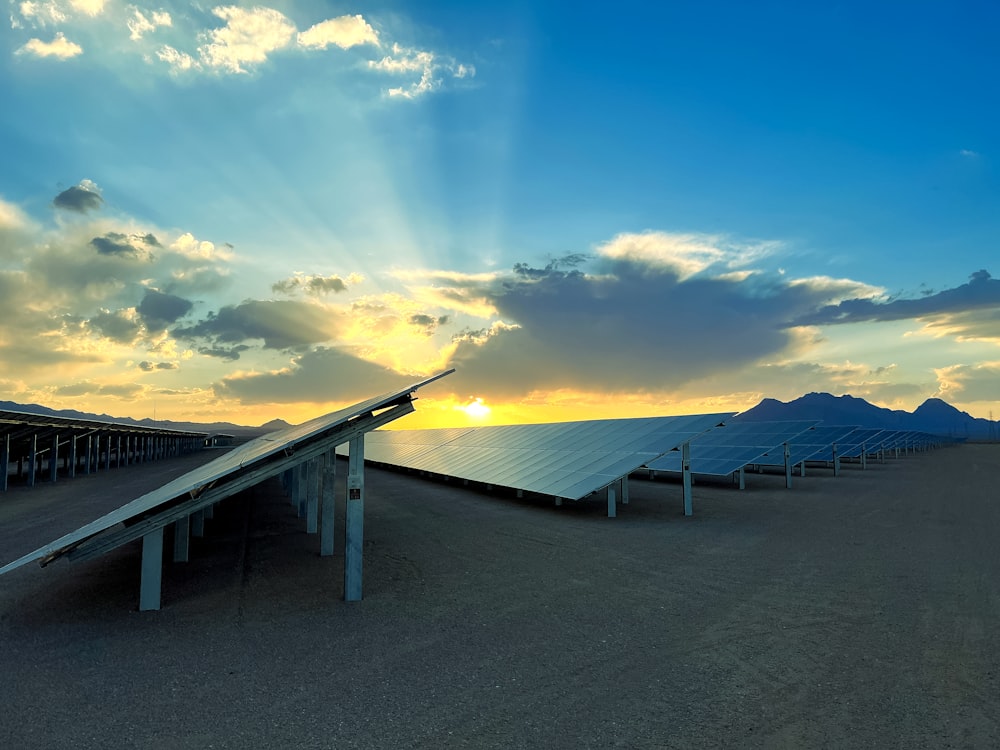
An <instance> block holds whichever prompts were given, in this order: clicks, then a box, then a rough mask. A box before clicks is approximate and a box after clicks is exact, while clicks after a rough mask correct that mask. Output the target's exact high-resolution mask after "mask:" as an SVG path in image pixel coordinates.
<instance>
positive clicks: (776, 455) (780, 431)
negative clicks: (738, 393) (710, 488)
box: [647, 421, 945, 476]
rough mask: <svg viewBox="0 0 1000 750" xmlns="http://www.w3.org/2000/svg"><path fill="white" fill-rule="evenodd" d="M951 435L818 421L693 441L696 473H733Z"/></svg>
mask: <svg viewBox="0 0 1000 750" xmlns="http://www.w3.org/2000/svg"><path fill="white" fill-rule="evenodd" d="M943 440H945V438H941V437H940V436H937V435H930V434H928V433H924V432H917V431H913V430H882V429H877V428H867V427H856V426H849V425H823V424H820V423H817V422H802V421H796V422H732V423H729V424H727V425H726V426H725V427H723V428H721V429H715V430H711V431H709V432H706V433H704V434H702V435H699V436H698V437H696V438H694V439H693V440H692V441H691V464H690V465H691V472H692V473H694V474H706V475H712V476H727V475H729V474H732V473H733V472H735V471H739V470H740V469H741V468H743V467H745V466H750V465H754V466H784V465H785V456H784V448H785V446H786V445H787V446H788V454H789V455H788V464H789V465H791V466H798V465H800V464H802V463H803V462H809V461H833V460H836V459H837V458H853V459H860V458H861V457H862V456H863V455H864V456H870V455H874V454H876V453H878V452H880V451H883V452H884V451H887V450H894V449H896V448H897V447H899V448H902V447H907V448H913V449H917V448H921V449H922V448H926V447H929V446H933V445H938V444H940V443H941V442H942V441H943ZM647 468H649V469H653V470H657V471H677V472H679V471H681V469H682V466H681V458H680V456H679V455H678V454H677V453H676V452H673V453H667V454H665V455H663V456H661V457H659V458H658V459H656V460H654V461H652V462H650V463H649V464H647Z"/></svg>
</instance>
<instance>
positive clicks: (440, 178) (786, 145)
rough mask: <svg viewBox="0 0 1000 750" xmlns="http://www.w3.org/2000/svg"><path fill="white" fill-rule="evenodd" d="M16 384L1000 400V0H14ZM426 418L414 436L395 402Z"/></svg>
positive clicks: (582, 409)
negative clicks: (221, 0) (231, 0)
mask: <svg viewBox="0 0 1000 750" xmlns="http://www.w3.org/2000/svg"><path fill="white" fill-rule="evenodd" d="M7 19H8V23H7V24H6V28H5V30H4V31H3V32H2V33H0V143H2V152H0V153H2V167H0V400H9V401H15V402H18V403H22V404H27V403H37V404H43V405H45V406H49V407H53V408H57V409H78V410H82V411H88V412H94V413H98V414H108V415H111V416H116V417H133V418H137V419H142V418H146V417H153V418H157V419H170V420H183V421H200V422H209V421H217V420H225V421H231V422H234V423H237V424H244V425H256V424H261V423H263V422H266V421H269V420H271V419H275V418H282V419H285V420H286V421H289V422H301V421H304V420H306V419H309V418H311V417H314V416H317V415H319V414H323V413H326V412H328V411H332V410H334V409H337V408H341V407H343V406H345V405H348V404H351V403H355V402H357V401H360V400H362V399H365V398H368V397H370V396H373V395H377V394H380V393H384V392H388V391H392V390H395V389H397V388H401V387H405V386H407V385H408V384H410V383H413V382H415V381H417V380H420V379H422V378H424V377H426V376H429V375H432V374H435V373H437V372H441V371H443V370H445V369H448V368H455V370H456V371H455V373H454V374H452V375H450V376H448V377H447V378H444V379H442V380H440V381H437V382H436V383H434V384H432V385H430V386H428V387H427V388H426V389H423V390H421V391H420V392H419V393H418V396H419V400H418V403H417V412H416V413H415V414H413V415H410V416H408V417H407V418H406V419H405V420H401V422H400V423H399V425H398V426H399V427H424V426H452V425H456V426H460V425H466V424H472V423H477V424H480V423H485V424H491V423H492V424H502V423H520V422H545V421H559V420H565V419H596V418H606V417H627V416H652V415H669V414H685V413H698V412H721V411H740V410H744V409H748V408H750V407H752V406H754V405H755V404H756V403H758V402H759V401H760V400H761V399H762V398H777V399H780V400H783V401H787V400H791V399H794V398H796V397H798V396H801V395H803V394H805V393H809V392H812V391H824V392H829V393H833V394H835V395H843V394H850V395H853V396H856V397H860V398H865V399H867V400H869V401H871V402H872V403H875V404H877V405H879V406H885V407H889V408H894V409H906V410H912V409H914V408H915V407H917V406H918V405H919V404H920V403H922V402H923V401H924V400H925V399H927V398H931V397H937V398H943V399H944V400H946V401H948V402H949V403H951V404H953V405H955V406H957V407H958V408H960V409H962V410H965V411H968V412H970V413H971V414H972V415H974V416H978V417H988V416H990V414H991V413H993V412H995V413H996V416H1000V277H998V278H994V274H998V275H1000V262H998V258H1000V179H998V170H997V163H998V159H1000V127H998V126H997V123H998V121H1000V95H998V89H997V86H996V82H997V80H998V77H1000V45H997V44H996V39H997V38H998V35H1000V5H997V4H996V3H995V2H992V1H985V0H984V1H982V2H960V1H958V2H956V1H955V0H948V1H947V2H913V1H910V2H905V3H903V2H898V3H897V2H883V3H871V2H870V1H866V2H829V3H822V4H820V3H802V2H768V1H767V0H762V1H761V2H754V3H746V2H713V1H712V0H706V1H703V2H670V1H666V2H662V3H649V2H645V1H644V2H632V1H631V0H625V1H624V2H618V3H614V4H612V5H606V6H604V5H601V6H598V5H597V4H589V3H568V2H525V1H523V0H512V1H511V2H505V3H476V2H469V1H468V0H462V1H454V2H447V1H445V0H440V1H435V0H428V1H426V2H425V1H422V2H393V1H392V0H384V1H382V2H326V1H324V0H282V1H280V2H270V1H269V0H261V3H260V4H253V3H249V4H216V3H213V2H212V1H211V0H209V2H207V3H200V2H199V3H193V2H190V1H189V0H188V1H186V0H177V1H176V2H174V1H173V0H167V1H166V2H158V1H156V2H153V3H152V4H148V3H145V2H138V3H131V2H120V1H119V0H14V2H10V3H9V6H8V15H7ZM404 422H405V424H404Z"/></svg>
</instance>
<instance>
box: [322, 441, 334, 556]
mask: <svg viewBox="0 0 1000 750" xmlns="http://www.w3.org/2000/svg"><path fill="white" fill-rule="evenodd" d="M322 478H323V481H322V483H321V484H322V487H321V489H320V496H321V500H320V514H319V518H320V540H319V554H320V555H321V556H323V557H329V556H330V555H332V554H333V549H334V547H335V546H336V545H335V543H334V527H335V519H334V515H333V514H334V508H335V500H336V494H335V493H336V487H337V451H336V448H331V449H330V452H329V453H327V454H326V456H325V459H324V461H323V471H322Z"/></svg>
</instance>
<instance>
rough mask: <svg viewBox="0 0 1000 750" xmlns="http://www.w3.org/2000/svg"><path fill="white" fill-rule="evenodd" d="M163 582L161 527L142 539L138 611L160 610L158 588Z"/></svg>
mask: <svg viewBox="0 0 1000 750" xmlns="http://www.w3.org/2000/svg"><path fill="white" fill-rule="evenodd" d="M162 580H163V527H160V528H158V529H155V530H153V531H150V532H149V533H148V534H146V535H145V536H144V537H143V538H142V578H141V580H140V582H139V611H140V612H148V611H150V610H156V609H159V608H160V587H161V583H162Z"/></svg>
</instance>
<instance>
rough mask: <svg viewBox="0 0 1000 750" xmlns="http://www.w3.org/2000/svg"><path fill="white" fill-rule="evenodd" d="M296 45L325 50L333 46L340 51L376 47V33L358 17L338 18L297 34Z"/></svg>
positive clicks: (377, 40) (377, 42) (377, 41)
mask: <svg viewBox="0 0 1000 750" xmlns="http://www.w3.org/2000/svg"><path fill="white" fill-rule="evenodd" d="M298 43H299V45H300V46H302V47H311V48H317V49H326V48H327V47H328V46H329V45H331V44H335V45H337V46H338V47H340V48H341V49H349V48H351V47H356V46H358V45H360V44H374V45H376V46H378V44H379V39H378V32H376V31H375V29H373V28H372V27H371V26H370V25H369V24H368V22H367V21H365V19H364V18H363V17H362V16H360V15H358V16H340V17H339V18H330V19H327V20H326V21H321V22H320V23H318V24H316V25H315V26H311V27H310V28H308V29H306V30H305V31H302V32H299V35H298Z"/></svg>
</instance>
